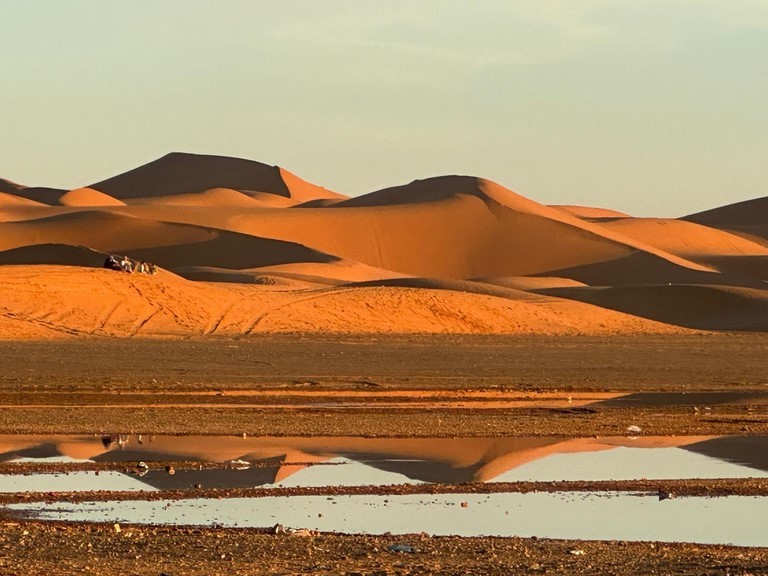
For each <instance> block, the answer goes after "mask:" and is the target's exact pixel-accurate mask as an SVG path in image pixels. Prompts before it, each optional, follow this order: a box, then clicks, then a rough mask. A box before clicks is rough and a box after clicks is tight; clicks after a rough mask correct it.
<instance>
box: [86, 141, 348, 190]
mask: <svg viewBox="0 0 768 576" xmlns="http://www.w3.org/2000/svg"><path fill="white" fill-rule="evenodd" d="M90 188H94V189H96V190H99V191H101V192H104V193H106V194H109V195H110V196H113V197H114V198H118V199H120V200H129V199H137V198H148V197H153V196H172V195H177V194H191V193H197V192H203V191H205V190H210V189H213V188H231V189H234V190H239V191H241V192H244V193H246V194H247V193H248V192H263V193H264V192H265V193H270V194H274V195H277V196H283V197H286V198H292V199H295V200H296V201H297V202H307V201H309V200H313V199H316V198H333V199H337V198H341V197H342V196H341V195H340V194H336V193H335V192H331V191H330V190H325V189H324V188H320V187H319V186H314V185H312V184H309V183H308V182H304V181H303V180H301V179H300V178H298V177H296V176H294V175H293V174H290V173H289V172H287V171H286V170H283V169H282V168H279V167H277V166H268V165H266V164H262V163H260V162H254V161H252V160H242V159H239V158H228V157H225V156H208V155H197V154H179V153H172V154H168V155H167V156H163V157H162V158H160V159H158V160H155V161H153V162H150V163H149V164H145V165H144V166H141V167H139V168H136V169H134V170H131V171H129V172H126V173H124V174H121V175H119V176H115V177H114V178H109V179H107V180H103V181H101V182H97V183H96V184H93V185H91V186H90Z"/></svg>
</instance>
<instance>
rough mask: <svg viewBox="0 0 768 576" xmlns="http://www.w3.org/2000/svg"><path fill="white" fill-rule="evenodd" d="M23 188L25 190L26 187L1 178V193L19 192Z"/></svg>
mask: <svg viewBox="0 0 768 576" xmlns="http://www.w3.org/2000/svg"><path fill="white" fill-rule="evenodd" d="M22 188H24V186H22V185H21V184H17V183H16V182H12V181H11V180H6V179H5V178H0V192H18V191H19V190H21V189H22Z"/></svg>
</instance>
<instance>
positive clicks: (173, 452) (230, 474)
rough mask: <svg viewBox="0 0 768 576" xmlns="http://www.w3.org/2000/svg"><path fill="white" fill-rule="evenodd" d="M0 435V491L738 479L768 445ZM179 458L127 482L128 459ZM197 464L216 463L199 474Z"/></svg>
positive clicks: (757, 472)
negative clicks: (122, 465) (111, 466)
mask: <svg viewBox="0 0 768 576" xmlns="http://www.w3.org/2000/svg"><path fill="white" fill-rule="evenodd" d="M118 438H120V441H118V442H114V443H109V442H104V441H103V439H102V438H101V437H98V436H96V437H94V436H58V437H57V436H54V437H37V436H34V437H32V436H27V437H24V436H13V437H0V449H2V450H3V452H2V453H0V459H1V460H5V461H6V462H8V464H7V465H6V471H7V472H9V473H6V474H0V492H16V491H25V490H30V491H37V490H40V491H69V490H107V489H108V490H140V489H145V490H154V489H161V490H168V489H185V488H192V487H194V486H196V485H201V486H203V487H205V488H246V487H259V486H262V487H272V486H353V485H389V484H415V483H421V482H440V483H464V482H512V481H558V480H636V479H642V478H645V479H672V478H744V477H766V476H768V437H766V436H723V437H707V436H696V437H639V438H621V437H618V438H570V439H566V438H497V439H488V438H458V439H451V438H394V439H392V438H343V437H342V438H245V439H244V438H241V437H231V436H229V437H215V436H202V437H193V436H189V437H183V436H182V437H174V436H171V437H160V436H158V437H150V438H143V439H141V443H140V442H139V437H136V436H119V437H118ZM139 461H145V462H150V463H151V462H153V461H155V462H156V461H160V462H186V464H184V465H179V466H177V467H176V469H175V474H172V475H171V474H168V473H167V472H166V471H165V470H163V469H162V467H161V469H157V470H149V471H148V472H146V473H144V474H143V475H139V474H137V472H138V470H136V467H135V465H136V463H137V462H139ZM195 461H200V462H216V463H220V465H217V466H216V467H213V468H211V467H208V466H205V467H202V466H201V468H204V469H198V467H197V466H196V465H195V464H194V462H195ZM14 462H41V463H42V462H47V463H50V462H61V463H62V464H68V463H72V462H126V463H127V464H126V469H127V472H126V473H121V472H105V471H102V472H100V473H96V472H70V473H69V474H31V475H27V476H23V477H19V476H17V475H14V474H12V472H13V467H14V466H13V463H14Z"/></svg>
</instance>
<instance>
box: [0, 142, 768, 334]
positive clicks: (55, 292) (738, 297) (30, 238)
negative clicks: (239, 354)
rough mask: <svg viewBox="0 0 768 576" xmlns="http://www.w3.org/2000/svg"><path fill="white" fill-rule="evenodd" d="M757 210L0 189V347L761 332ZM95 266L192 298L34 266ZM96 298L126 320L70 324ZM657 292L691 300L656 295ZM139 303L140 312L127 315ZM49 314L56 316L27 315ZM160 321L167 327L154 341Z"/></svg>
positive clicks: (153, 166)
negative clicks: (138, 340)
mask: <svg viewBox="0 0 768 576" xmlns="http://www.w3.org/2000/svg"><path fill="white" fill-rule="evenodd" d="M764 207H765V199H757V200H752V201H749V202H746V203H739V204H734V205H731V206H725V207H722V208H718V209H715V210H712V211H709V212H704V213H700V214H696V215H692V216H690V217H688V218H686V219H681V220H670V219H658V218H653V219H652V218H631V217H629V216H626V215H624V214H621V213H618V212H615V211H612V210H607V209H603V208H600V207H583V206H575V205H563V206H545V205H542V204H540V203H538V202H535V201H534V200H531V199H528V198H525V197H524V196H521V195H519V194H517V193H515V192H513V191H512V190H509V189H507V188H504V187H503V186H501V185H499V184H497V183H494V182H491V181H489V180H485V179H483V178H478V177H473V176H439V177H434V178H428V179H425V180H417V181H414V182H411V183H410V184H406V185H403V186H394V187H390V188H385V189H383V190H377V191H374V192H371V193H368V194H364V195H361V196H358V197H355V198H347V197H345V196H342V195H340V194H337V193H335V192H332V191H329V190H326V189H325V188H322V187H320V186H317V185H315V184H312V183H309V182H306V181H304V180H302V179H301V178H299V177H298V176H296V175H294V174H292V173H290V172H288V171H287V170H285V169H283V168H280V167H277V166H269V165H266V164H262V163H260V162H255V161H250V160H243V159H238V158H227V157H221V156H209V155H196V154H179V153H172V154H168V155H167V156H164V157H162V158H160V159H157V160H155V161H152V162H149V163H148V164H146V165H144V166H140V167H138V168H136V169H134V170H130V171H128V172H126V173H124V174H120V175H118V176H115V177H113V178H109V179H107V180H103V181H101V182H98V183H95V184H92V185H90V186H88V187H84V188H77V189H74V190H70V191H67V190H57V189H52V188H28V187H24V186H21V185H19V184H15V183H13V182H10V181H6V180H0V264H25V265H30V269H27V270H13V271H11V270H8V271H7V273H4V274H3V275H0V289H2V290H3V291H4V292H6V291H8V290H11V289H15V287H16V286H18V285H20V283H21V278H24V279H29V278H34V277H35V275H37V276H40V278H39V281H38V282H27V286H28V288H29V289H28V290H27V291H22V292H20V293H19V294H14V296H13V298H12V299H10V300H9V301H7V302H4V303H3V304H2V305H3V314H2V315H0V337H3V338H8V337H11V338H12V337H18V338H28V337H32V336H34V337H49V336H50V335H52V334H57V333H58V334H70V335H71V334H82V333H89V334H90V333H101V334H107V333H108V334H109V335H111V336H130V335H132V334H135V332H134V328H131V329H128V330H125V331H123V332H121V331H120V329H118V326H117V325H115V323H114V322H113V318H115V317H122V318H124V319H125V322H122V323H121V324H120V326H121V327H122V329H125V327H126V326H132V327H138V329H139V330H141V331H142V334H145V335H152V334H158V333H159V332H157V331H156V330H161V333H162V334H163V335H165V336H168V335H175V336H190V335H193V334H195V335H202V334H213V333H216V334H221V333H222V332H223V333H224V334H229V335H239V336H243V335H248V334H252V333H258V332H260V331H264V330H269V331H306V332H317V331H320V332H329V333H343V332H356V331H360V332H364V333H376V332H381V333H398V332H400V333H412V332H426V333H435V332H449V333H486V332H492V333H505V334H507V333H513V334H536V333H539V334H606V333H610V334H614V333H637V332H642V333H659V332H664V333H666V332H670V331H675V330H677V331H678V332H684V330H678V329H676V328H672V327H671V326H670V325H669V324H674V325H676V326H678V327H680V326H684V327H697V328H704V329H711V330H761V331H762V330H768V315H766V311H765V307H764V306H763V303H762V297H761V296H760V295H759V294H757V293H756V292H754V291H750V290H749V289H755V290H759V291H765V289H766V286H767V285H766V279H768V239H767V238H768V232H765V230H764V229H765V226H766V225H765V218H764V216H765V214H764V213H765V210H764V209H763V208H764ZM761 230H762V231H761ZM760 234H763V235H764V237H760ZM106 253H118V254H123V255H126V256H129V257H132V258H135V259H138V260H146V261H150V262H153V263H155V264H157V265H159V266H160V267H161V268H163V269H165V270H168V271H170V272H173V273H174V274H177V275H180V276H183V277H184V278H186V279H188V280H190V281H194V282H193V283H186V284H185V283H182V282H178V281H173V282H172V283H171V284H169V282H171V280H170V278H169V276H168V275H165V276H164V280H163V281H160V276H157V277H155V278H156V280H157V282H156V284H157V286H155V287H156V288H158V290H155V291H151V290H139V291H137V292H138V294H134V293H131V294H129V295H126V294H123V292H124V291H125V290H127V289H128V288H130V287H135V286H136V284H135V281H133V280H131V281H128V280H124V281H123V282H124V283H125V284H126V285H127V286H121V284H120V283H118V282H116V281H115V280H114V279H113V278H109V277H106V276H104V277H98V279H97V278H96V277H94V276H93V275H92V274H90V273H87V272H85V271H83V270H74V269H72V270H69V271H68V272H67V275H66V279H65V275H64V274H63V273H60V271H56V272H55V273H56V274H57V279H58V280H59V281H61V282H64V284H65V286H60V285H55V284H53V283H51V282H45V281H43V278H42V276H44V275H50V274H52V273H54V271H52V270H50V269H48V268H45V267H43V266H41V265H62V264H64V265H69V266H78V267H93V266H97V265H99V263H98V262H97V260H96V255H103V254H106ZM33 266H34V267H33ZM4 272H6V271H4ZM102 280H104V283H102ZM94 281H95V282H96V284H97V285H96V286H94V285H93V284H92V282H94ZM163 282H165V283H163ZM107 284H108V285H109V287H110V289H114V290H116V293H117V294H118V295H119V296H120V297H121V298H123V299H124V301H125V302H128V301H131V302H132V303H133V304H134V306H132V307H128V306H126V305H125V304H124V303H120V302H117V303H116V304H114V305H115V306H116V308H115V310H114V312H108V311H107V312H105V311H104V310H102V309H99V314H98V316H97V318H95V319H94V318H91V317H87V318H86V316H87V314H86V313H85V312H84V310H83V306H82V304H81V303H80V300H83V299H84V298H85V296H84V295H85V294H90V292H91V291H92V290H95V293H99V290H101V289H104V288H105V286H106V285H107ZM192 284H194V286H192ZM668 284H678V285H679V284H685V285H690V286H691V288H682V287H680V288H679V291H681V292H680V293H678V292H674V291H662V290H661V289H660V288H659V287H660V286H662V285H668ZM160 285H162V288H163V290H159V288H160V287H161V286H160ZM727 286H732V287H734V289H733V290H730V289H727V288H724V287H727ZM595 287H606V288H607V289H606V290H594V288H595ZM693 287H695V289H694V288H693ZM33 288H34V290H33ZM591 288H592V289H591ZM63 291H65V292H66V293H67V297H63V296H62V294H61V292H63ZM150 292H154V296H157V297H158V298H159V299H158V300H154V301H152V302H150V301H148V300H146V297H147V296H148V294H149V293H150ZM206 292H207V295H205V296H203V293H206ZM310 292H312V293H310ZM630 292H631V294H630ZM682 292H685V294H682ZM545 294H546V296H545ZM136 295H138V296H139V297H141V296H142V295H143V296H144V297H145V299H144V301H143V302H139V301H137V300H135V296H136ZM635 296H636V297H635ZM25 297H26V300H25ZM687 297H696V298H699V301H698V302H696V303H690V302H685V299H686V298H687ZM108 299H109V300H110V301H111V300H113V298H112V297H111V296H109V297H108ZM243 300H251V301H253V302H254V303H253V305H250V304H247V303H242V304H240V302H241V301H243ZM48 301H56V303H57V306H58V308H56V309H55V310H49V311H48V312H46V311H45V310H42V309H41V307H42V308H45V307H46V306H48V304H46V302H48ZM678 301H679V302H681V303H682V305H681V307H680V309H679V310H672V309H670V307H673V308H674V307H675V306H677V304H676V303H677V302H678ZM235 302H238V304H234V303H235ZM230 304H232V305H231V306H230ZM742 304H743V307H742ZM112 305H113V304H110V306H112ZM86 307H91V308H92V307H93V305H92V304H88V306H86ZM158 307H159V309H160V310H159V312H158V313H157V315H153V312H152V311H153V310H158ZM108 309H110V308H108ZM227 310H229V311H227ZM31 312H34V313H31ZM164 313H167V314H169V315H171V316H175V317H176V318H182V319H183V320H181V321H178V320H177V321H175V322H174V324H175V326H174V327H169V326H166V325H164V324H163V322H161V318H160V315H161V314H164ZM131 316H132V318H131ZM748 316H749V317H751V318H748ZM729 317H730V318H729ZM45 318H47V319H48V320H46V323H45V324H43V323H42V320H41V319H45ZM104 318H106V320H102V319H104ZM128 318H131V320H130V321H128ZM221 318H223V321H221ZM50 319H53V320H55V321H54V322H50ZM148 319H149V320H148ZM647 319H653V320H658V321H661V322H664V323H667V324H668V325H667V326H664V325H661V324H659V323H654V322H650V321H648V320H647ZM201 324H202V325H203V327H202V328H201V327H200V325H201ZM160 325H163V328H162V329H161V328H160ZM182 326H184V328H182ZM228 327H229V328H228ZM227 329H229V332H227Z"/></svg>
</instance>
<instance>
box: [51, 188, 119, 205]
mask: <svg viewBox="0 0 768 576" xmlns="http://www.w3.org/2000/svg"><path fill="white" fill-rule="evenodd" d="M59 204H61V205H62V206H125V202H122V201H120V200H118V199H117V198H112V196H109V195H108V194H104V193H103V192H99V191H98V190H94V189H93V188H77V189H75V190H70V191H69V192H67V193H65V194H62V195H61V197H60V198H59Z"/></svg>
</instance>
